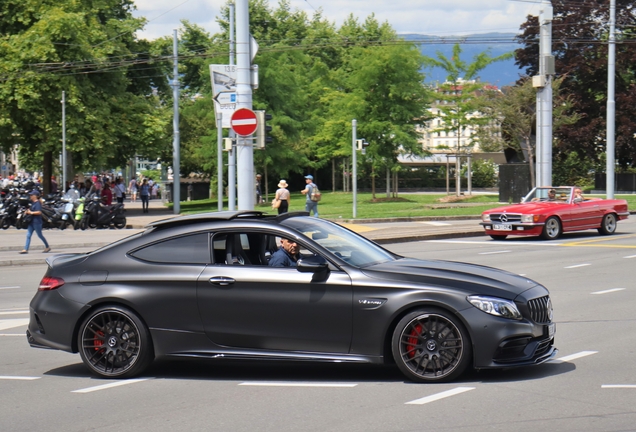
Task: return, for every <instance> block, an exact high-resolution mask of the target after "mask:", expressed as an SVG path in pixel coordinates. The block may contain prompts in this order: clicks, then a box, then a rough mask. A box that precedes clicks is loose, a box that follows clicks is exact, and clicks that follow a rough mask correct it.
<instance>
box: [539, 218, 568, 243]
mask: <svg viewBox="0 0 636 432" xmlns="http://www.w3.org/2000/svg"><path fill="white" fill-rule="evenodd" d="M562 229H563V228H562V227H561V221H560V220H559V218H558V217H556V216H550V217H549V218H548V219H547V220H546V221H545V225H543V232H542V233H541V238H543V239H545V240H556V239H558V238H559V237H560V236H561V232H562Z"/></svg>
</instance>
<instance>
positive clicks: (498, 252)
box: [478, 250, 510, 255]
mask: <svg viewBox="0 0 636 432" xmlns="http://www.w3.org/2000/svg"><path fill="white" fill-rule="evenodd" d="M509 252H510V251H509V250H505V251H494V252H479V254H478V255H493V254H502V253H509Z"/></svg>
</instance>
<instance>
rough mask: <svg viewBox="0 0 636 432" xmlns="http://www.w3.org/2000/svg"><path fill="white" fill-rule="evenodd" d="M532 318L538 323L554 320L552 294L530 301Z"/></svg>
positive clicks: (529, 308) (529, 307)
mask: <svg viewBox="0 0 636 432" xmlns="http://www.w3.org/2000/svg"><path fill="white" fill-rule="evenodd" d="M528 310H529V311H530V318H531V319H532V321H534V322H536V323H537V324H545V323H549V322H551V321H552V302H551V301H550V296H545V297H539V298H537V299H532V300H530V301H529V302H528Z"/></svg>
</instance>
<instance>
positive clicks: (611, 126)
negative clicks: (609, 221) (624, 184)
mask: <svg viewBox="0 0 636 432" xmlns="http://www.w3.org/2000/svg"><path fill="white" fill-rule="evenodd" d="M609 24H610V34H609V46H608V56H607V137H606V140H607V157H606V159H607V167H606V170H605V171H606V172H605V175H606V176H607V178H606V180H605V182H606V185H607V188H606V191H605V194H606V196H607V198H608V199H612V198H614V188H615V185H614V169H615V164H616V154H615V151H616V150H615V127H616V125H615V121H616V118H615V115H616V102H615V100H614V96H615V94H614V92H615V77H616V40H615V32H616V28H615V25H616V0H610V22H609Z"/></svg>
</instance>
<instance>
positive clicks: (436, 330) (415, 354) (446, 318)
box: [392, 310, 471, 382]
mask: <svg viewBox="0 0 636 432" xmlns="http://www.w3.org/2000/svg"><path fill="white" fill-rule="evenodd" d="M392 349H393V358H394V359H395V362H396V363H397V365H398V367H399V368H400V370H401V371H402V373H404V375H406V376H407V377H408V378H409V379H411V380H413V381H418V382H441V381H450V380H452V379H454V378H456V377H458V376H459V375H460V374H461V373H462V372H464V370H466V368H467V367H468V364H469V363H470V357H471V354H470V351H471V343H470V340H469V338H468V334H467V333H466V331H465V330H464V328H463V326H462V325H461V323H459V321H457V319H455V318H453V317H451V315H450V314H449V313H447V312H443V311H441V310H426V311H425V310H419V311H415V312H412V313H410V314H408V315H406V316H405V317H404V318H402V320H401V321H400V322H399V323H398V325H397V327H396V328H395V331H394V332H393V340H392Z"/></svg>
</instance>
